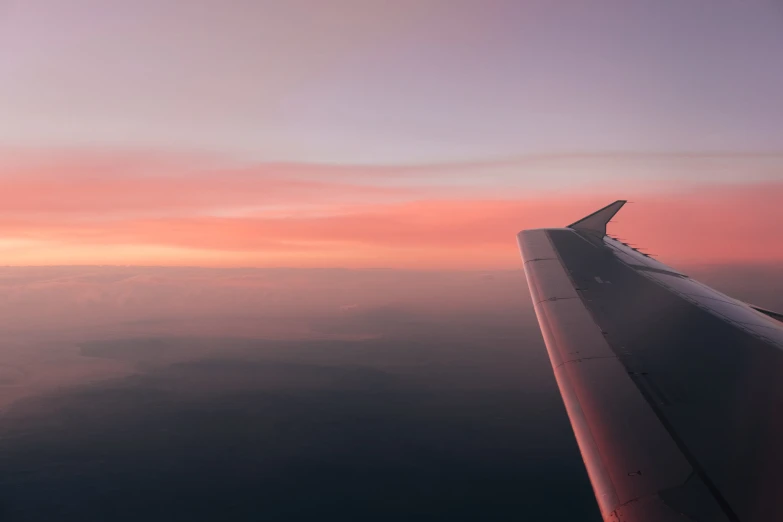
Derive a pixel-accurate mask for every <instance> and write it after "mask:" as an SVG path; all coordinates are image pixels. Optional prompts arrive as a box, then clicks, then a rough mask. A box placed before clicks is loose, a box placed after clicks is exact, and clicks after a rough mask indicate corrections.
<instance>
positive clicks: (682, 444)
mask: <svg viewBox="0 0 783 522" xmlns="http://www.w3.org/2000/svg"><path fill="white" fill-rule="evenodd" d="M607 208H608V207H607ZM518 240H519V244H520V248H521V250H522V254H523V258H524V259H525V264H524V266H525V273H526V276H527V279H528V283H529V286H530V289H531V296H532V297H533V301H534V307H535V310H536V315H537V317H538V320H539V324H540V326H541V330H542V333H543V335H544V340H545V342H546V345H547V350H548V352H549V356H550V360H551V361H552V365H553V368H554V372H555V376H556V378H557V382H558V386H559V387H560V391H561V394H562V396H563V400H564V402H565V405H566V410H567V412H568V415H569V418H570V420H571V424H572V426H573V428H574V433H575V435H576V438H577V442H578V443H579V447H580V450H581V452H582V456H583V459H584V461H585V465H586V467H587V470H588V474H589V476H590V480H591V482H592V484H593V488H594V490H595V494H596V498H597V499H598V503H599V506H600V509H601V513H602V515H603V516H604V519H605V520H623V521H636V522H652V521H668V520H692V521H721V520H724V521H731V520H742V521H746V522H748V521H753V522H755V521H760V520H764V521H767V520H783V498H779V495H781V494H783V480H782V479H781V476H780V474H779V470H780V469H781V467H783V451H781V446H780V442H781V441H783V382H781V381H780V378H781V376H783V350H782V349H781V347H780V346H778V345H776V344H775V342H774V341H773V340H772V339H776V338H780V339H783V327H782V326H783V324H782V323H780V321H777V320H776V319H774V318H772V317H770V316H768V315H765V314H762V313H761V312H758V311H757V310H754V309H753V308H752V307H750V306H748V305H746V304H745V303H741V302H739V301H737V300H734V299H732V298H730V297H729V296H725V295H724V294H721V293H719V292H716V291H714V290H712V289H711V288H709V287H707V286H706V285H702V284H701V283H698V282H696V281H693V280H692V279H690V278H688V277H687V276H685V275H683V274H681V273H679V272H677V271H675V270H673V269H671V268H670V267H667V266H666V265H663V264H662V263H660V262H658V261H655V260H651V259H649V258H647V257H646V256H644V255H643V254H641V253H639V252H636V251H635V250H633V249H631V248H629V247H627V246H625V245H621V244H620V245H615V244H613V243H617V242H615V241H613V240H610V239H608V238H605V237H604V236H603V234H601V233H600V232H598V233H596V232H595V231H592V230H572V229H543V230H532V231H524V232H521V233H520V234H519V236H518ZM564 282H567V283H568V284H569V285H570V289H568V288H566V285H565V283H564ZM765 331H766V336H764V335H762V334H763V333H764V332H765ZM759 332H761V333H759Z"/></svg>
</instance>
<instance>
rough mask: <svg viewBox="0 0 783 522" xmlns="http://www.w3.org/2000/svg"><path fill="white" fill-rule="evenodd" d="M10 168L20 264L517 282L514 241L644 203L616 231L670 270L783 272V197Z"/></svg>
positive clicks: (2, 230)
mask: <svg viewBox="0 0 783 522" xmlns="http://www.w3.org/2000/svg"><path fill="white" fill-rule="evenodd" d="M0 157H2V158H3V162H4V163H3V165H4V167H3V169H2V172H0V182H2V188H3V190H0V259H2V263H4V264H11V265H49V264H144V265H205V266H305V267H312V266H344V267H404V268H477V269H483V268H517V267H519V254H518V252H517V251H516V243H515V240H514V236H515V234H516V232H518V231H519V230H521V229H524V228H537V227H551V226H564V225H566V224H568V223H571V222H573V221H575V220H576V219H578V218H580V217H582V216H584V215H586V214H588V213H589V212H591V211H593V210H595V209H597V208H599V207H601V206H603V205H605V204H607V203H608V202H610V201H612V200H613V199H617V198H626V199H630V200H635V201H636V203H634V204H631V205H628V206H627V207H626V208H625V209H623V211H622V213H621V214H620V215H619V216H618V217H617V221H618V222H617V223H616V224H613V225H612V227H611V229H610V231H611V232H613V233H615V234H616V235H619V236H620V237H623V238H626V239H627V240H629V241H630V242H632V243H635V244H638V245H640V246H642V247H646V249H647V250H648V251H651V252H652V253H654V254H658V255H659V256H660V257H661V259H662V260H663V261H664V262H670V263H672V264H676V263H687V264H690V263H720V262H736V261H743V262H747V261H752V262H761V261H772V262H781V261H783V243H781V242H780V241H779V240H776V238H778V237H780V231H779V229H778V223H780V222H781V221H783V209H782V208H781V205H779V202H780V201H783V184H781V183H765V184H744V185H743V184H736V185H726V184H724V185H712V186H704V187H703V188H695V187H694V186H693V184H689V185H685V184H683V185H681V186H680V188H679V189H678V188H677V186H676V185H672V186H671V187H670V188H668V191H667V192H662V191H661V190H660V189H659V190H657V191H652V190H650V189H649V188H647V189H645V188H641V187H640V186H639V185H637V186H636V187H635V188H634V187H633V186H632V185H630V184H628V183H626V184H625V185H626V188H625V189H624V190H617V189H616V188H615V189H612V191H611V192H613V193H609V191H607V193H605V194H601V193H598V192H597V191H595V192H591V193H583V192H581V191H579V190H578V189H573V190H571V191H559V192H554V191H550V192H548V193H544V192H541V191H540V190H539V191H537V192H531V191H527V192H525V191H523V190H522V189H521V188H515V189H509V188H508V187H505V188H499V187H498V186H497V185H495V186H492V185H486V186H471V187H469V188H468V187H464V186H462V187H460V186H459V185H458V184H457V185H455V186H448V185H443V181H444V180H446V181H448V179H449V178H448V176H445V177H444V176H442V174H443V172H442V170H443V168H444V167H443V166H429V167H426V166H425V167H421V168H420V169H424V170H427V169H429V171H433V172H435V174H436V177H437V178H438V179H439V180H440V183H441V185H440V186H436V185H432V184H430V185H428V184H422V183H419V184H418V185H417V184H416V182H420V181H421V178H420V177H416V176H413V175H411V173H412V172H414V171H415V169H414V168H413V167H400V168H396V170H395V168H392V167H341V166H312V165H311V166H307V165H260V166H252V167H246V166H245V167H237V166H236V165H234V166H231V165H221V164H219V162H217V161H215V160H214V159H211V158H176V157H175V158H171V157H162V156H161V157H156V156H151V157H144V156H141V157H137V156H134V155H127V156H122V155H106V156H100V155H92V156H91V155H65V156H62V155H58V156H52V157H49V156H44V158H43V159H36V158H33V157H31V156H30V155H21V156H19V155H17V156H11V157H3V156H2V155H0ZM9 158H10V159H9ZM0 163H2V162H0ZM463 167H464V166H463ZM465 168H467V167H465ZM471 168H474V169H475V168H476V166H475V165H473V166H472V167H471ZM479 170H481V169H480V168H479ZM394 172H397V173H398V174H400V176H397V177H395V175H394ZM361 173H364V174H366V176H364V177H362V176H360V174H361ZM402 174H405V175H404V176H403V175H402ZM471 175H475V172H473V174H471ZM357 180H358V181H357ZM390 181H391V182H392V183H390Z"/></svg>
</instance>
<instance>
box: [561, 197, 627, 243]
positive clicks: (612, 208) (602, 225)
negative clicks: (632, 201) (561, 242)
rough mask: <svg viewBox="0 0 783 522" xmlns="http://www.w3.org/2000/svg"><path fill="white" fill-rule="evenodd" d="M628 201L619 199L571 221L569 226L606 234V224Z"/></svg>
mask: <svg viewBox="0 0 783 522" xmlns="http://www.w3.org/2000/svg"><path fill="white" fill-rule="evenodd" d="M626 203H628V200H625V199H618V200H617V201H615V202H613V203H609V204H608V205H606V206H605V207H603V208H600V209H598V210H596V211H595V212H593V213H592V214H589V215H587V216H585V217H583V218H582V219H580V220H579V221H575V222H573V223H571V224H570V225H568V228H573V229H576V230H584V231H587V232H593V233H598V234H601V235H602V236H605V235H606V224H607V223H609V220H611V219H612V218H613V217H614V215H615V214H617V212H619V211H620V209H621V208H622V207H623V205H625V204H626Z"/></svg>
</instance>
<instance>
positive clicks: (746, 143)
mask: <svg viewBox="0 0 783 522" xmlns="http://www.w3.org/2000/svg"><path fill="white" fill-rule="evenodd" d="M782 56H783V7H782V6H781V4H780V3H779V2H777V1H775V0H768V1H765V0H749V1H739V0H736V1H729V0H717V1H712V0H710V1H708V0H692V1H689V2H681V1H668V0H667V1H647V0H632V1H628V0H626V1H620V0H614V1H612V0H596V1H593V2H581V1H562V2H545V1H529V2H527V1H481V2H479V1H445V0H429V1H408V0H403V1H398V2H381V1H373V0H365V1H354V0H331V1H303V0H292V1H288V2H272V1H269V2H267V1H244V0H237V1H234V2H229V3H226V2H219V1H217V0H197V1H188V2H184V1H172V0H158V1H151V0H140V1H138V2H105V1H98V0H70V1H68V2H62V1H54V0H25V1H21V0H4V1H3V2H0V114H2V115H3V117H2V118H1V119H0V183H2V191H0V264H7V265H62V264H65V265H69V264H75V265H94V264H112V265H126V264H134V265H188V266H220V267H231V266H260V267H269V266H285V267H348V268H365V267H373V268H377V267H389V268H406V269H419V268H437V269H494V268H500V269H506V268H515V267H516V268H518V267H519V263H520V262H519V257H518V253H517V252H516V244H515V240H514V234H515V233H516V232H517V231H519V230H521V229H523V228H532V227H542V226H563V225H566V224H568V223H570V222H573V221H575V220H577V219H579V218H580V217H582V216H583V215H586V214H588V213H589V212H591V211H593V210H595V209H596V208H598V207H600V206H603V205H605V204H607V203H609V202H611V201H613V200H615V199H629V200H631V201H633V202H634V204H633V205H630V206H629V207H628V208H626V209H624V210H623V213H622V214H620V215H619V216H618V219H617V223H616V224H613V225H612V226H613V228H612V229H611V231H612V232H614V233H616V234H617V235H619V236H621V237H625V238H627V239H628V240H629V241H631V242H632V243H635V244H638V245H640V246H641V247H643V248H645V249H647V251H650V252H651V253H654V254H657V255H659V256H660V257H661V258H662V260H663V261H664V262H670V263H672V264H720V263H728V262H731V263H734V262H752V263H760V262H766V263H769V262H771V263H780V262H781V261H783V244H781V243H780V242H779V241H774V240H773V238H775V237H778V236H779V230H777V227H776V225H775V224H776V223H779V222H780V220H781V219H783V210H781V206H780V205H779V204H778V202H779V201H781V200H783V199H782V198H783V102H781V99H780V96H779V93H780V92H783V67H781V65H783V64H781V57H782Z"/></svg>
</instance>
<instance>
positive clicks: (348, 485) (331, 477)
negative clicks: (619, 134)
mask: <svg viewBox="0 0 783 522" xmlns="http://www.w3.org/2000/svg"><path fill="white" fill-rule="evenodd" d="M689 273H690V274H691V275H693V276H694V277H696V278H697V279H700V280H702V281H703V282H705V283H708V284H710V285H712V286H714V287H716V288H717V289H719V290H722V291H725V292H727V293H729V294H731V295H734V296H736V297H738V298H741V299H745V300H747V301H750V302H753V303H754V304H757V305H760V306H765V307H768V308H772V309H778V310H780V309H783V291H782V290H783V277H781V276H783V267H779V266H735V267H701V268H692V269H691V270H689ZM0 327H2V329H3V331H4V332H5V342H4V343H3V345H2V346H3V348H2V350H1V351H0V405H1V406H2V407H3V410H2V416H0V463H1V465H0V518H2V519H3V520H8V521H28V520H65V519H68V520H71V519H73V520H82V521H85V520H86V521H93V520H94V521H103V520H118V521H122V520H129V521H130V520H151V521H157V520H161V521H163V520H166V521H170V520H189V521H190V520H259V519H264V520H312V519H315V518H321V519H323V518H326V519H331V518H336V517H341V518H342V519H346V520H360V519H362V520H364V519H372V520H399V519H407V520H525V519H528V518H535V517H537V516H542V515H546V516H547V517H548V518H549V519H552V520H583V521H591V520H599V519H600V517H599V515H598V511H597V507H596V505H595V501H594V499H593V497H592V491H591V488H590V485H589V482H588V480H587V476H586V473H585V471H584V468H583V465H582V462H581V458H580V456H579V452H578V449H577V447H576V444H575V441H574V438H573V435H572V433H571V429H570V426H569V424H568V420H567V418H566V415H565V410H564V408H563V405H562V401H561V399H560V396H559V394H558V391H557V387H556V384H555V381H554V377H553V375H552V371H551V367H550V365H549V360H548V358H547V355H546V350H545V347H544V345H543V342H542V339H541V336H540V333H539V330H538V326H537V323H536V321H535V317H534V314H533V311H532V306H531V304H530V298H529V296H528V293H527V287H526V284H525V280H524V275H523V272H522V270H521V268H520V270H517V271H503V272H412V271H391V270H358V271H351V270H289V269H264V270H255V269H233V270H214V269H195V268H182V269H173V268H134V267H127V268H94V267H81V268H79V267H73V268H6V269H2V270H0Z"/></svg>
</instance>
